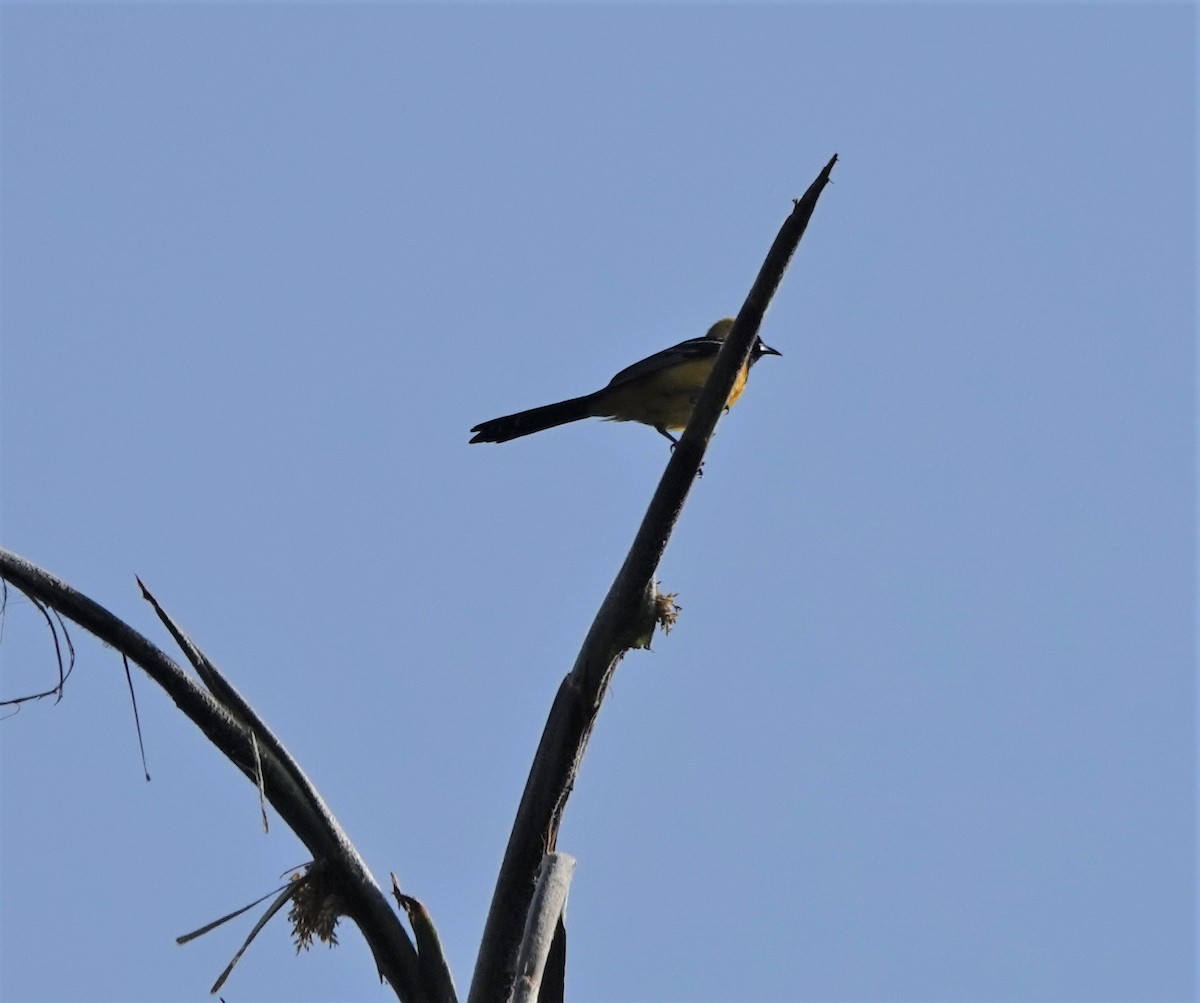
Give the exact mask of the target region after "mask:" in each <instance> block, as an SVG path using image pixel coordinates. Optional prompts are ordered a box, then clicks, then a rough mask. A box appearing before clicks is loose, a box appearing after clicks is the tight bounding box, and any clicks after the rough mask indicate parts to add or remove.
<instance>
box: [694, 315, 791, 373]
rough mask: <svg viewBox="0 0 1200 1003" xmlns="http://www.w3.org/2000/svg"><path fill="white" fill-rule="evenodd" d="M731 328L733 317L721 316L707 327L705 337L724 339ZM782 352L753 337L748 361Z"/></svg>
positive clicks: (714, 339)
mask: <svg viewBox="0 0 1200 1003" xmlns="http://www.w3.org/2000/svg"><path fill="white" fill-rule="evenodd" d="M731 330H733V318H732V317H722V318H721V319H720V320H719V321H717V322H716V323H715V324H713V326H712V327H710V328H709V329H708V334H706V335H705V337H706V338H712V339H713V341H724V340H725V336H726V335H728V334H729V332H730V331H731ZM782 354H783V353H782V352H781V351H779V350H778V349H775V348H772V347H771V346H770V345H767V344H764V343H763V340H762V338H755V339H754V350H753V351H752V352H751V353H750V361H751V362H757V361H758V360H759V359H761V358H762V357H763V356H764V355H782Z"/></svg>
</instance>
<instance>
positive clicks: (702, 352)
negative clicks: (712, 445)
mask: <svg viewBox="0 0 1200 1003" xmlns="http://www.w3.org/2000/svg"><path fill="white" fill-rule="evenodd" d="M732 327H733V318H732V317H726V318H724V319H723V320H719V321H717V322H716V323H715V324H713V326H712V327H710V328H709V329H708V333H707V334H706V335H704V337H703V338H690V339H688V340H687V341H681V342H680V343H679V344H678V345H673V346H671V347H670V348H664V349H663V350H662V351H661V352H655V353H654V354H653V355H651V356H650V357H649V358H646V359H642V361H641V362H635V363H634V364H633V365H632V366H630V367H629V368H627V369H622V370H621V371H620V372H619V373H617V375H616V376H614V377H613V378H612V379H611V380H609V382H608V386H606V387H603V388H602V389H600V390H597V391H596V392H595V393H592V394H587V395H585V396H583V397H572V398H571V399H570V400H565V401H559V402H558V403H557V404H547V405H546V406H545V407H535V408H532V409H531V410H529V411H518V412H517V413H516V414H508V415H505V416H504V417H503V418H493V419H492V420H491V421H485V422H482V423H481V424H479V425H476V426H475V427H474V428H473V429H471V431H472V432H474V433H475V436H474V437H473V438H472V439H471V441H472V442H508V440H509V439H519V438H520V437H521V436H522V435H532V434H533V433H534V432H540V431H542V430H543V429H546V428H553V427H554V426H555V425H565V424H566V423H567V422H569V421H579V420H580V419H581V418H609V419H611V420H612V421H640V422H641V423H642V424H643V425H650V426H651V427H653V428H654V429H655V430H657V431H658V432H661V433H662V434H663V435H665V436H666V437H667V438H668V439H670V440H671V441H672V442H676V441H677V440H676V438H675V436H673V435H672V434H671V432H672V431H675V432H679V431H682V430H683V429H684V428H686V427H687V423H688V419H689V418H691V416H692V408H693V407H695V405H696V398H697V397H699V396H700V391H701V390H702V389H703V388H704V384H705V382H706V381H707V380H708V374H709V373H710V372H712V367H713V363H714V362H715V361H716V358H717V353H718V352H719V351H720V350H721V342H722V341H724V340H725V336H726V335H727V334H729V331H730V328H732ZM779 354H781V353H779V352H777V351H775V349H773V348H770V347H768V346H767V345H764V344H763V342H762V339H761V338H755V340H754V349H753V351H751V353H750V358H749V359H748V360H747V362H746V365H745V366H743V367H742V371H741V372H740V373H738V377H737V380H736V381H735V382H734V384H733V389H732V390H731V391H730V392H729V400H727V401H726V402H725V407H726V408H727V409H728V408H731V407H733V405H734V404H735V403H736V402H737V399H738V398H739V397H741V396H742V391H743V390H745V389H746V378H747V377H748V376H749V374H750V367H751V366H752V365H754V363H756V362H757V361H758V360H759V359H761V358H762V357H763V356H764V355H779Z"/></svg>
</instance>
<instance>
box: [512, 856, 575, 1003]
mask: <svg viewBox="0 0 1200 1003" xmlns="http://www.w3.org/2000/svg"><path fill="white" fill-rule="evenodd" d="M574 874H575V858H574V857H572V856H570V855H569V854H566V853H547V854H546V855H545V856H544V857H543V858H542V866H541V867H540V868H538V877H537V885H536V887H535V888H534V890H533V900H532V901H531V902H530V903H529V916H528V918H527V919H526V921H525V935H524V936H523V937H522V938H521V949H520V950H519V951H518V952H517V977H516V980H515V981H514V982H513V989H512V995H511V996H509V1000H510V1003H538V999H539V997H540V994H541V990H542V974H543V972H544V971H545V970H546V961H547V959H548V958H549V957H550V948H551V947H552V946H553V944H554V940H555V937H556V936H557V934H558V930H559V928H560V926H561V924H562V917H563V911H564V910H565V909H566V907H567V892H568V891H569V890H570V888H571V878H572V876H573V875H574Z"/></svg>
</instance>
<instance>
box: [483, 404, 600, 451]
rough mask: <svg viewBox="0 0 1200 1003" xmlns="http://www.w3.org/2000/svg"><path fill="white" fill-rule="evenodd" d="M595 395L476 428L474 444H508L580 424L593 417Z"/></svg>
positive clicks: (514, 415)
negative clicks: (549, 430) (547, 431)
mask: <svg viewBox="0 0 1200 1003" xmlns="http://www.w3.org/2000/svg"><path fill="white" fill-rule="evenodd" d="M595 396H596V395H595V394H588V395H587V396H586V397H572V398H571V399H570V400H565V401H559V402H558V403H557V404H547V405H545V407H535V408H530V409H529V410H528V411H518V412H517V413H516V414H506V415H505V416H504V417H503V418H493V419H492V420H491V421H485V422H482V423H481V424H479V425H476V426H475V427H474V428H473V429H471V431H472V432H474V433H476V434H475V436H474V437H473V438H472V439H471V441H472V442H508V440H509V439H519V438H520V437H521V436H523V435H532V434H533V433H534V432H540V431H542V430H543V429H546V428H553V427H554V426H555V425H565V424H566V423H567V422H569V421H579V420H580V419H581V418H590V417H592V416H593V412H592V401H593V398H594V397H595Z"/></svg>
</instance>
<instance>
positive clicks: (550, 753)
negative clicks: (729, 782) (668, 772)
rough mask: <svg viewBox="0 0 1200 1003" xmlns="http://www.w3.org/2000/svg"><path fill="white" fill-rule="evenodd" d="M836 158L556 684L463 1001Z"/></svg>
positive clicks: (533, 851) (517, 905)
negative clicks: (574, 655)
mask: <svg viewBox="0 0 1200 1003" xmlns="http://www.w3.org/2000/svg"><path fill="white" fill-rule="evenodd" d="M835 163H837V157H836V156H834V157H833V158H832V159H831V160H830V161H829V163H828V164H826V165H825V168H824V170H822V171H821V173H820V174H819V175H818V176H817V178H816V180H814V181H813V183H812V184H811V185H809V187H808V190H807V191H806V192H805V193H804V195H803V196H802V197H801V198H799V199H797V200H796V203H795V208H794V210H793V212H792V213H791V215H790V216H789V217H788V219H787V220H786V221H785V222H784V224H783V226H782V228H781V229H780V231H779V234H778V236H777V237H776V238H775V242H774V243H773V244H772V245H771V249H770V251H769V252H768V253H767V257H766V260H765V261H764V262H763V265H762V268H761V269H760V270H759V274H758V277H757V279H755V282H754V285H753V287H751V290H750V293H749V295H748V296H747V297H746V301H745V303H744V304H743V305H742V309H741V311H740V312H739V313H738V316H737V320H736V322H735V323H734V325H733V329H732V330H731V331H730V332H729V334H728V335H727V336H726V338H725V341H724V343H723V345H722V347H721V351H720V354H719V355H718V356H717V361H716V363H715V364H714V366H713V370H712V373H711V374H710V375H709V378H708V382H707V383H706V384H705V387H704V390H703V391H702V392H701V394H700V399H699V400H698V401H697V403H696V407H695V411H694V413H693V414H692V418H691V421H690V422H689V423H688V427H687V429H686V430H685V431H684V433H683V436H682V438H680V440H679V443H678V445H677V446H676V447H675V449H674V451H673V453H672V455H671V459H670V461H669V462H668V463H667V469H666V471H665V472H664V473H663V476H662V480H661V481H660V482H659V485H658V489H657V490H656V491H655V493H654V497H653V498H652V499H651V501H650V507H649V508H648V509H647V511H646V515H645V517H644V518H643V519H642V524H641V526H640V527H639V529H638V532H637V536H636V537H635V538H634V541H633V546H632V547H631V548H630V550H629V554H628V556H627V557H626V558H625V563H624V564H623V565H622V567H621V570H620V571H619V572H618V573H617V577H616V580H615V581H614V582H613V584H612V587H611V588H610V589H609V591H608V595H607V596H606V597H605V599H604V602H603V604H602V605H601V607H600V610H599V612H598V613H597V614H596V618H595V620H594V621H593V622H592V626H591V628H590V629H589V630H588V633H587V637H586V638H585V639H584V642H583V647H582V648H581V650H580V652H579V656H578V658H577V659H576V661H575V665H574V667H573V668H572V669H571V671H570V673H569V674H568V675H567V677H566V678H565V679H563V681H562V683H561V684H560V685H559V688H558V693H557V694H556V695H555V698H554V704H553V705H552V706H551V708H550V715H549V718H548V719H547V721H546V726H545V729H544V730H543V732H542V738H541V741H540V743H539V744H538V749H537V752H536V754H535V755H534V760H533V765H532V766H531V768H530V771H529V778H528V779H527V780H526V782H525V790H524V793H523V794H522V796H521V804H520V806H519V807H518V809H517V817H516V821H515V822H514V823H513V830H512V834H511V835H510V836H509V840H508V847H507V849H506V850H505V854H504V861H503V863H502V864H501V866H500V875H499V877H498V879H497V881H496V890H495V892H494V893H493V895H492V904H491V908H490V910H489V911H488V918H487V923H486V925H485V927H484V933H483V941H482V943H481V945H480V948H479V956H478V958H477V959H476V962H475V973H474V978H473V979H472V982H471V992H470V996H469V997H468V1001H469V1003H493V1001H495V1000H499V999H505V998H507V996H508V993H509V990H510V987H511V985H512V981H513V978H514V975H515V971H516V961H517V950H518V946H519V943H520V939H521V931H522V929H523V927H524V923H525V915H526V912H527V911H528V908H529V901H530V897H531V896H532V894H533V887H534V875H535V874H536V871H537V868H538V864H539V863H540V861H541V858H542V854H543V853H545V852H548V851H552V850H554V849H555V846H556V842H557V839H558V830H559V826H560V824H561V822H562V814H563V811H564V809H565V807H566V802H567V798H568V797H569V796H570V793H571V790H572V788H573V786H574V783H575V775H576V773H577V771H578V769H579V763H580V761H581V760H582V758H583V753H584V750H585V749H586V748H587V742H588V738H589V737H590V735H591V731H592V728H593V727H594V725H595V721H596V715H597V714H598V713H599V710H600V704H601V702H602V701H603V699H604V695H605V692H606V691H607V688H608V683H609V680H610V679H611V677H612V674H613V672H614V671H615V670H616V667H617V663H618V662H619V661H620V660H621V658H622V656H623V655H624V654H625V652H626V651H627V650H628V649H629V648H630V647H633V646H634V645H635V644H637V643H638V641H639V640H640V639H644V637H645V624H646V622H647V620H648V619H652V618H653V617H654V616H655V612H656V609H657V606H658V602H657V590H656V589H655V587H654V574H655V571H656V569H657V568H658V563H659V561H660V559H661V558H662V554H663V551H664V550H665V549H666V546H667V540H668V539H669V538H670V535H671V532H672V530H673V529H674V526H675V522H676V520H677V519H678V517H679V513H680V511H681V510H682V508H683V503H684V501H685V500H686V499H687V495H688V491H689V490H690V488H691V485H692V482H693V481H694V480H695V478H696V475H697V473H698V472H699V470H700V466H701V464H702V462H703V460H704V452H705V450H706V448H707V446H708V440H709V439H710V438H711V436H712V432H713V429H714V428H715V427H716V424H717V420H718V419H719V418H720V416H721V411H722V409H723V408H724V405H725V402H726V401H728V399H729V392H730V390H731V389H732V387H733V383H734V380H735V378H736V377H737V374H738V373H739V372H740V370H741V368H742V367H743V366H744V365H745V364H746V361H747V360H748V359H749V357H750V352H751V351H752V349H753V346H754V339H755V336H756V335H757V334H758V328H759V325H760V324H761V322H762V318H763V314H764V313H765V311H766V309H767V304H768V303H769V302H770V300H771V297H772V296H773V295H774V293H775V290H776V288H777V287H778V285H779V282H780V280H781V279H782V278H783V273H784V271H785V270H786V268H787V264H788V262H789V261H790V260H791V257H792V254H793V253H794V252H795V250H796V247H797V246H798V244H799V242H800V238H801V236H802V235H803V233H804V230H805V227H806V226H807V225H808V220H809V218H810V217H811V216H812V213H813V210H814V209H815V208H816V204H817V199H818V198H819V196H820V194H821V192H822V191H823V190H824V188H825V186H826V185H827V184H828V183H829V174H830V172H831V171H832V170H833V165H834V164H835Z"/></svg>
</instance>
